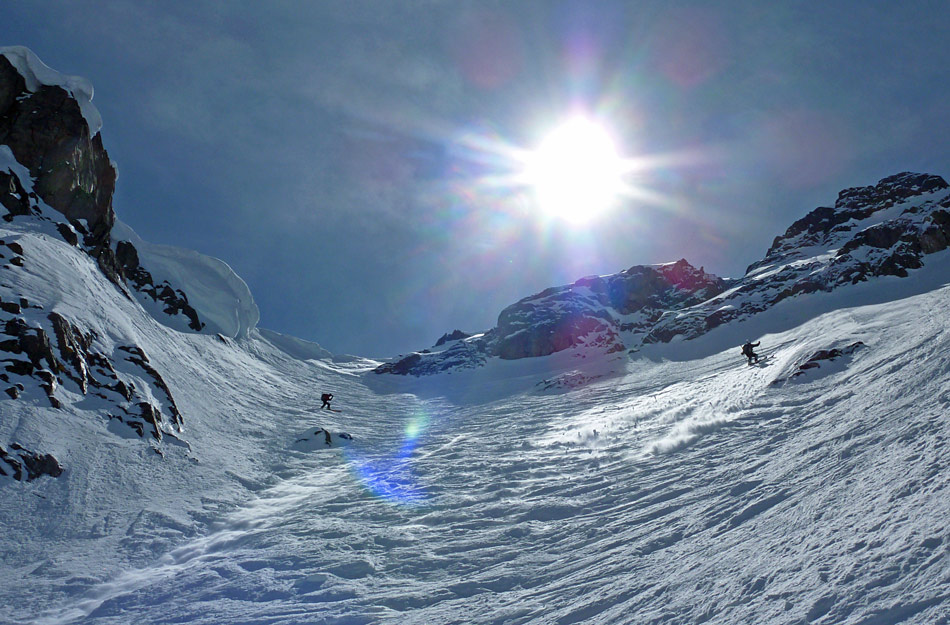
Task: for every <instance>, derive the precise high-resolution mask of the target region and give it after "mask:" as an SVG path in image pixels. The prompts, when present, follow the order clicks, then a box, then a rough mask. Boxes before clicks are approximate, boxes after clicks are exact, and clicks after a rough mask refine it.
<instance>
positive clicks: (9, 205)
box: [0, 47, 204, 331]
mask: <svg viewBox="0 0 950 625" xmlns="http://www.w3.org/2000/svg"><path fill="white" fill-rule="evenodd" d="M91 100H92V87H91V85H89V84H88V83H87V82H86V81H85V80H83V79H81V78H77V77H72V76H64V75H62V74H59V73H58V72H55V71H54V70H51V69H50V68H48V67H46V66H45V65H44V64H43V63H42V61H40V60H39V59H38V58H37V57H36V55H35V54H33V53H32V52H31V51H30V50H28V49H26V48H23V47H9V48H0V146H6V148H7V149H8V150H9V156H8V157H7V158H6V159H0V161H6V162H5V163H4V162H0V204H2V206H3V207H4V208H6V210H7V214H6V215H3V218H4V219H6V220H7V221H11V220H13V219H15V218H17V217H32V218H35V219H41V220H46V221H50V222H52V223H55V225H56V229H57V232H58V233H59V235H60V236H61V237H62V238H63V239H64V240H66V241H67V242H68V243H70V244H71V245H80V244H81V245H82V248H83V249H84V250H85V251H86V252H87V253H88V254H89V255H90V256H92V257H93V258H95V259H96V261H97V263H98V265H99V268H100V269H101V270H102V272H103V273H104V274H105V275H106V277H108V278H109V279H110V280H111V281H112V282H113V283H115V284H116V285H117V286H119V287H120V288H122V289H130V290H131V291H133V292H137V293H141V294H144V295H146V296H148V297H150V298H151V299H152V301H155V302H161V303H162V306H163V308H164V312H165V313H166V314H168V315H171V316H177V315H181V316H183V317H184V318H185V319H187V327H188V328H190V329H191V330H194V331H200V330H202V329H203V328H204V322H203V321H202V320H200V319H199V315H198V312H197V311H196V310H195V309H194V308H193V307H192V306H191V305H190V304H189V302H188V296H187V295H186V294H185V293H184V292H183V291H182V290H181V289H176V288H175V287H174V285H172V284H168V283H167V282H160V281H157V280H154V279H153V278H152V275H151V273H150V272H149V271H148V269H147V268H145V267H143V266H141V265H140V263H139V257H138V254H137V253H136V250H135V248H134V247H133V246H132V245H131V244H129V243H126V242H117V241H115V240H113V237H112V229H113V226H114V225H115V223H116V216H115V211H114V210H113V208H112V196H113V193H114V191H115V184H116V177H117V174H116V169H115V166H114V165H113V163H112V161H111V160H110V159H109V154H108V152H107V151H106V149H105V148H104V147H103V144H102V135H101V133H100V132H99V126H100V125H101V120H100V118H99V114H98V112H97V111H96V110H95V107H93V106H92V103H91ZM11 157H12V158H11ZM16 165H19V166H21V167H22V169H21V168H20V167H17V166H16ZM4 169H5V170H6V171H4ZM49 209H52V211H55V213H59V215H61V217H60V216H57V215H54V214H51V211H50V210H49Z"/></svg>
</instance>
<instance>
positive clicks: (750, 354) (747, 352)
mask: <svg viewBox="0 0 950 625" xmlns="http://www.w3.org/2000/svg"><path fill="white" fill-rule="evenodd" d="M760 342H761V341H760ZM758 346H759V343H753V342H752V341H746V342H745V345H743V346H742V355H743V356H745V357H746V358H748V359H749V364H750V365H751V364H752V361H753V359H754V360H755V362H756V363H758V362H759V355H758V354H756V353H755V352H754V351H752V348H753V347H758Z"/></svg>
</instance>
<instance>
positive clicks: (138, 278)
mask: <svg viewBox="0 0 950 625" xmlns="http://www.w3.org/2000/svg"><path fill="white" fill-rule="evenodd" d="M115 261H116V264H117V265H118V266H119V267H121V269H122V272H123V274H124V275H125V277H126V278H127V279H128V281H129V282H130V283H131V284H132V286H133V287H135V289H136V290H137V291H139V292H141V293H145V294H146V295H148V296H149V297H150V298H152V301H153V302H158V301H161V302H162V303H163V304H164V305H165V308H164V312H165V313H166V314H168V315H173V316H174V315H178V314H181V315H184V316H185V317H187V318H188V327H189V328H191V329H192V330H194V331H196V332H198V331H200V330H202V329H203V328H204V327H205V324H204V323H203V322H202V321H201V320H200V319H199V318H198V311H196V310H195V309H194V308H193V307H192V306H191V305H190V304H189V303H188V296H187V295H185V292H184V291H182V290H181V289H175V288H172V285H171V284H169V283H168V281H167V280H164V281H162V282H161V283H160V284H155V283H154V280H153V279H152V274H151V273H149V272H148V271H147V270H146V269H145V268H144V267H142V266H141V265H140V264H139V254H138V250H136V249H135V246H134V245H132V244H131V243H129V242H128V241H119V242H118V243H116V248H115Z"/></svg>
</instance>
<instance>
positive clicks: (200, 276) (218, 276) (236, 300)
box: [112, 220, 261, 338]
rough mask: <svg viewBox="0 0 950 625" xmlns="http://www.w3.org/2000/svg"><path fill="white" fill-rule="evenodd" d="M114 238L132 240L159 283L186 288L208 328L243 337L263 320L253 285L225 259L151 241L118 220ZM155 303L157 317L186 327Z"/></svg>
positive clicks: (176, 326) (182, 327)
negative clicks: (255, 298) (235, 271)
mask: <svg viewBox="0 0 950 625" xmlns="http://www.w3.org/2000/svg"><path fill="white" fill-rule="evenodd" d="M112 239H113V241H128V242H130V243H132V244H133V245H134V246H135V249H136V250H137V251H138V255H139V260H140V261H141V263H142V266H144V267H145V268H146V269H147V270H148V271H149V273H151V274H152V277H153V278H154V280H155V282H156V283H160V282H162V281H163V280H167V281H168V282H170V283H171V284H174V285H175V286H176V288H181V289H183V290H184V292H185V293H187V294H188V303H189V304H191V305H192V306H193V307H194V308H195V310H197V311H198V315H199V317H200V318H201V320H202V321H203V322H204V323H205V324H206V328H205V331H207V332H220V333H221V334H224V335H226V336H228V337H231V338H235V337H244V336H247V333H248V332H249V331H250V330H251V329H253V328H254V327H255V326H256V325H257V322H258V321H260V318H261V313H260V310H259V309H258V308H257V304H256V303H255V302H254V297H253V296H252V295H251V291H250V289H248V288H247V284H246V283H245V282H244V280H242V279H241V278H240V277H239V276H238V275H237V274H236V273H234V270H233V269H231V267H230V266H228V264H227V263H225V262H224V261H222V260H219V259H217V258H214V257H212V256H206V255H205V254H200V253H198V252H195V251H194V250H188V249H185V248H180V247H174V246H171V245H157V244H155V243H149V242H147V241H144V240H142V238H141V237H139V236H138V235H137V234H136V233H135V231H134V230H132V228H130V227H129V226H128V225H126V224H125V223H123V222H121V221H118V220H116V223H115V226H113V228H112ZM140 299H141V301H142V302H143V305H148V298H147V297H145V296H140ZM153 304H154V305H155V310H154V311H152V313H153V316H154V317H155V319H157V320H158V321H159V322H162V323H167V324H170V325H171V326H172V327H175V328H176V329H180V330H181V329H184V328H185V326H184V322H183V321H182V320H181V319H180V318H175V317H169V316H168V315H166V314H164V313H162V312H161V310H162V307H161V305H160V304H158V303H157V302H153ZM175 324H178V325H175Z"/></svg>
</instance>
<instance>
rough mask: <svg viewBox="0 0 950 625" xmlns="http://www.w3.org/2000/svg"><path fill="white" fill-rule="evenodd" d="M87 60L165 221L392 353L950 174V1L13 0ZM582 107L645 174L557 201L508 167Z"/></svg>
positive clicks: (746, 252)
mask: <svg viewBox="0 0 950 625" xmlns="http://www.w3.org/2000/svg"><path fill="white" fill-rule="evenodd" d="M3 13H4V15H3V20H2V21H0V34H2V38H0V45H25V46H28V47H29V48H31V49H32V50H33V51H34V52H36V53H37V55H39V57H40V58H41V59H43V61H44V62H45V63H46V64H47V65H49V66H50V67H52V68H54V69H56V70H59V71H61V72H63V73H67V74H77V75H81V76H85V77H86V78H88V79H89V80H90V81H91V82H92V83H93V85H94V86H95V88H96V97H95V104H96V105H97V107H98V108H99V110H100V112H101V113H102V117H103V124H104V125H103V130H102V133H103V140H104V144H105V146H106V148H107V149H108V150H109V153H110V155H111V157H112V158H113V159H114V160H115V161H116V162H117V163H118V168H119V174H120V175H119V182H118V188H117V191H116V197H115V209H116V212H117V214H118V216H119V218H120V219H122V220H123V221H125V222H126V223H128V224H129V225H131V226H132V227H133V228H134V229H135V230H136V231H137V232H138V233H139V234H140V235H141V236H142V237H143V238H145V239H147V240H150V241H153V242H157V243H166V244H174V245H179V246H182V247H187V248H191V249H195V250H198V251H200V252H202V253H205V254H210V255H212V256H216V257H218V258H221V259H223V260H224V261H226V262H227V263H228V264H230V265H231V266H232V267H233V268H234V269H235V270H236V271H237V273H238V274H239V275H241V277H243V278H244V279H245V280H246V281H247V283H248V284H249V286H250V287H251V290H252V292H253V293H254V295H255V298H256V300H257V302H258V305H259V306H260V308H261V315H262V319H261V325H262V326H264V327H268V328H272V329H275V330H277V331H279V332H283V333H287V334H292V335H295V336H298V337H301V338H305V339H309V340H314V341H316V342H319V343H321V344H322V345H324V346H325V347H327V348H328V349H330V350H332V351H334V352H347V353H357V354H362V355H369V356H380V357H383V356H392V355H395V354H397V353H403V352H406V351H409V350H412V349H420V348H422V347H425V346H427V345H431V344H432V343H433V342H434V341H435V339H437V338H438V337H439V336H440V335H441V334H442V333H444V332H447V331H451V330H453V329H455V328H461V329H463V330H467V331H478V330H483V329H487V328H489V327H491V326H493V325H494V323H495V320H496V317H497V314H498V313H499V312H500V311H501V309H502V308H503V307H504V306H506V305H507V304H510V303H512V302H514V301H515V300H517V299H519V298H521V297H524V296H527V295H530V294H532V293H534V292H537V291H540V290H541V289H543V288H546V287H548V286H553V285H557V284H565V283H568V282H572V281H573V280H575V279H577V278H579V277H581V276H584V275H590V274H603V273H613V272H616V271H619V270H621V269H624V268H626V267H629V266H631V265H635V264H649V263H658V262H667V261H673V260H677V259H679V258H682V257H685V258H686V259H687V260H689V261H690V262H691V263H693V264H694V265H696V266H704V267H705V269H706V270H707V271H709V272H712V273H716V274H718V275H723V276H730V277H738V276H740V275H742V273H743V272H744V269H745V267H746V266H747V265H748V264H749V263H751V262H753V261H754V260H757V259H759V258H761V257H762V255H763V254H764V253H765V250H766V249H767V248H768V246H769V245H770V243H771V241H772V238H773V237H775V236H776V235H778V234H781V233H782V232H783V231H784V230H785V228H787V227H788V225H790V224H791V222H792V221H794V220H795V219H797V218H799V217H801V216H802V215H804V213H805V212H807V211H808V210H810V209H812V208H814V207H816V206H819V205H829V204H832V203H833V202H834V200H835V198H836V197H837V192H838V191H839V190H840V189H842V188H845V187H850V186H860V185H868V184H873V183H875V182H876V181H877V180H879V179H880V178H882V177H884V176H887V175H890V174H893V173H897V172H900V171H905V170H911V171H926V172H930V173H936V174H940V175H943V176H944V177H950V158H948V155H947V149H946V146H947V145H948V144H950V124H948V123H947V116H946V111H947V106H948V105H947V102H948V89H950V87H948V86H950V46H948V45H947V42H946V35H945V33H946V32H950V6H948V5H947V4H946V3H942V2H903V3H894V2H823V3H806V2H783V3H764V2H716V3H696V2H594V1H587V2H527V1H522V2H492V1H490V0H482V1H478V2H441V1H438V0H417V1H402V2H389V1H385V0H375V1H359V0H357V1H354V0H349V1H347V2H257V1H248V2H243V1H221V2H209V1H201V0H189V1H187V2H173V1H161V2H149V1H143V0H129V1H125V0H102V1H96V2H93V1H82V2H80V1H72V0H60V1H58V2H39V1H37V2H30V1H20V2H13V3H5V4H4V8H3ZM578 107H580V108H583V109H585V110H588V111H591V112H593V113H595V114H596V116H597V118H598V119H600V120H601V121H602V122H603V123H605V125H607V126H608V127H609V128H610V130H611V132H612V134H613V136H614V138H615V141H616V143H617V145H618V149H619V150H620V151H621V152H622V153H623V154H624V155H627V156H631V157H639V156H647V157H651V158H652V157H657V158H655V159H653V160H652V161H651V162H655V163H656V165H655V166H653V167H650V168H649V169H647V170H644V171H642V172H639V173H638V174H637V177H636V181H635V182H636V185H637V187H638V188H639V189H641V190H642V191H644V193H642V194H640V195H639V196H638V197H635V198H626V199H624V200H623V201H622V202H620V203H619V204H618V205H617V206H615V207H614V208H613V209H612V210H611V211H609V212H607V213H605V214H604V215H602V216H601V217H600V218H599V219H596V220H593V221H591V222H589V223H587V224H570V223H565V222H560V221H557V220H552V219H550V218H546V217H544V215H542V214H541V213H540V212H539V211H538V210H536V207H534V206H532V201H531V197H530V195H529V194H527V193H525V192H524V191H523V190H518V189H511V188H496V187H493V186H492V185H490V184H486V180H489V179H491V177H492V176H493V175H494V174H497V173H499V172H498V171H497V170H502V169H504V167H505V163H503V162H500V160H499V159H498V158H497V155H496V154H494V152H492V151H491V150H489V151H488V152H485V151H483V150H482V149H480V148H479V147H478V146H485V145H490V146H498V145H505V146H514V147H530V146H533V145H536V144H537V142H538V140H539V138H540V137H542V136H543V134H544V133H545V132H546V131H547V130H548V129H550V128H552V127H554V126H555V125H556V124H557V123H558V122H559V120H561V119H563V118H564V117H565V116H566V115H568V114H569V113H570V111H572V110H576V109H577V108H578Z"/></svg>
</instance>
